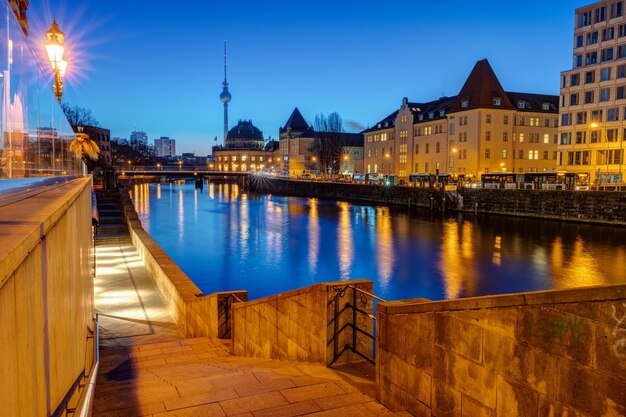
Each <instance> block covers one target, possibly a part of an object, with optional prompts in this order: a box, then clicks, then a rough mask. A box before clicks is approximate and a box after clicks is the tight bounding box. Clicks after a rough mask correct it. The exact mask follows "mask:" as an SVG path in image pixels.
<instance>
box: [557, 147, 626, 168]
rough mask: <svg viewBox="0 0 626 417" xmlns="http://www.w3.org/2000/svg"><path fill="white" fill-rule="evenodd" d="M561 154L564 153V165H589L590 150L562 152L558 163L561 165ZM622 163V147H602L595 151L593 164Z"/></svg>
mask: <svg viewBox="0 0 626 417" xmlns="http://www.w3.org/2000/svg"><path fill="white" fill-rule="evenodd" d="M563 154H565V155H566V158H567V164H566V165H591V155H592V153H591V151H571V152H567V153H565V152H563V153H561V154H560V156H559V163H558V164H559V165H563ZM623 163H624V151H623V150H622V149H603V150H599V151H596V163H595V165H620V164H623Z"/></svg>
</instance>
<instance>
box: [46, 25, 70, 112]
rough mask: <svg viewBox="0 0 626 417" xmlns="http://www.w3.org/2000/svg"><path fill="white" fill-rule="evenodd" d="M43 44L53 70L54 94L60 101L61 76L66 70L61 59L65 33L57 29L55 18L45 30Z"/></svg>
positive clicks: (64, 63)
mask: <svg viewBox="0 0 626 417" xmlns="http://www.w3.org/2000/svg"><path fill="white" fill-rule="evenodd" d="M44 46H45V48H46V53H47V54H48V59H49V60H50V65H52V71H53V72H54V95H55V96H56V98H57V100H58V101H59V103H61V96H62V95H63V76H65V72H66V71H67V61H66V60H64V59H63V55H64V54H65V34H64V33H63V32H61V30H60V29H59V25H58V24H57V22H56V20H54V21H53V22H52V24H51V25H50V29H49V30H48V31H47V32H46V41H45V42H44Z"/></svg>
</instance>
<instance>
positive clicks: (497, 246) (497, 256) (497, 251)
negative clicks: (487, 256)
mask: <svg viewBox="0 0 626 417" xmlns="http://www.w3.org/2000/svg"><path fill="white" fill-rule="evenodd" d="M501 250H502V237H501V236H496V238H495V239H494V242H493V257H492V261H493V264H494V265H501V264H502V252H501Z"/></svg>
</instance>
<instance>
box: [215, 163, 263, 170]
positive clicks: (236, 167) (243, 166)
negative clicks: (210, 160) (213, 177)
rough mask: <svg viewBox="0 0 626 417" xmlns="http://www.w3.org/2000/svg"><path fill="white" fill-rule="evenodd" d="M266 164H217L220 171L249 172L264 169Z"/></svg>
mask: <svg viewBox="0 0 626 417" xmlns="http://www.w3.org/2000/svg"><path fill="white" fill-rule="evenodd" d="M264 168H265V165H263V164H259V165H255V164H250V165H247V164H241V165H238V164H231V165H229V164H224V165H222V164H218V165H217V170H218V171H239V172H248V171H256V170H257V169H264Z"/></svg>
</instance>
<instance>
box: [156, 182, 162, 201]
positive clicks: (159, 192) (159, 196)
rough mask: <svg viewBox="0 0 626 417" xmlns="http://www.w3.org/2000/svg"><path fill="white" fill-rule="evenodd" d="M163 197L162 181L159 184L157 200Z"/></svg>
mask: <svg viewBox="0 0 626 417" xmlns="http://www.w3.org/2000/svg"><path fill="white" fill-rule="evenodd" d="M160 199H161V183H158V184H157V200H160Z"/></svg>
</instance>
